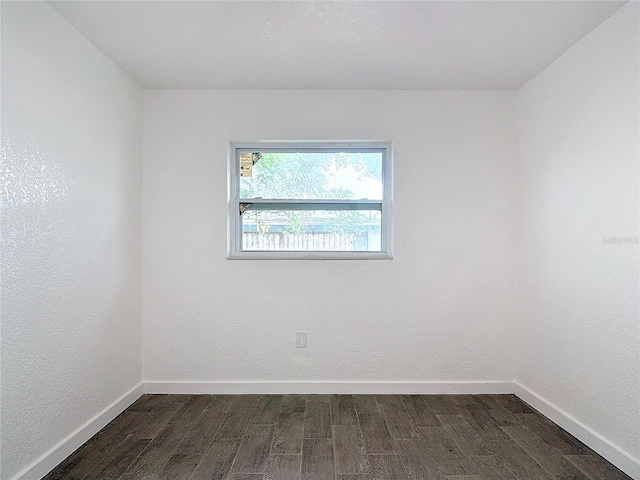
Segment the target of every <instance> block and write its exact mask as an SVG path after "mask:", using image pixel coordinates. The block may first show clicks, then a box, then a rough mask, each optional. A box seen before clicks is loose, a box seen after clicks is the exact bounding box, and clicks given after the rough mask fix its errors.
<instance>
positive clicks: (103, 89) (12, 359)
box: [0, 2, 142, 479]
mask: <svg viewBox="0 0 640 480" xmlns="http://www.w3.org/2000/svg"><path fill="white" fill-rule="evenodd" d="M2 67H3V68H2V143H3V147H2V148H3V150H2V162H3V165H2V168H1V169H0V175H1V187H0V188H1V190H0V192H1V193H0V195H1V196H2V283H1V285H2V303H1V308H2V411H1V412H2V464H1V465H2V471H1V473H0V477H1V478H3V479H9V478H12V477H13V476H14V475H15V474H17V472H19V471H20V470H22V469H24V468H25V467H27V466H28V465H29V464H31V463H32V462H34V461H35V460H36V459H37V458H38V457H40V456H41V455H43V454H44V453H45V452H46V451H47V450H49V449H50V448H52V447H53V446H54V445H56V443H58V442H60V441H61V440H63V439H64V438H65V437H67V436H68V435H70V434H71V433H72V432H74V431H75V430H76V429H77V428H78V427H80V426H81V425H83V424H84V423H85V422H87V421H88V420H90V419H91V418H92V417H93V416H94V415H96V414H98V413H99V412H101V411H102V410H104V409H105V408H106V407H107V406H108V405H110V404H112V403H113V402H114V401H115V400H116V399H118V398H119V397H121V396H122V395H123V394H125V393H126V392H127V391H129V390H130V389H132V388H133V387H135V386H136V385H138V384H139V383H140V380H141V326H140V308H141V307H140V301H141V300H140V262H141V257H140V237H141V193H140V190H141V184H142V179H141V173H142V172H141V157H142V146H141V137H142V133H141V119H142V116H141V114H142V93H141V89H140V88H139V87H138V86H137V85H136V84H135V83H134V82H133V81H132V80H130V79H129V78H128V77H127V76H126V75H125V74H124V73H122V71H121V70H120V69H119V68H117V67H116V66H115V65H114V64H113V63H112V62H111V61H109V60H108V59H107V58H106V57H104V56H103V55H102V54H101V53H100V52H98V50H96V49H95V47H93V45H91V44H90V43H89V42H88V41H87V40H86V39H85V38H84V37H82V36H81V35H80V34H79V33H78V32H77V31H76V30H75V29H74V28H73V27H71V26H70V25H69V24H68V23H67V22H66V21H64V20H63V19H62V18H60V17H59V16H58V14H57V13H56V12H55V11H54V10H53V9H52V8H51V7H50V6H49V5H47V4H45V3H41V2H16V3H11V2H2Z"/></svg>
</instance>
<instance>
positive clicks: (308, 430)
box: [304, 402, 331, 438]
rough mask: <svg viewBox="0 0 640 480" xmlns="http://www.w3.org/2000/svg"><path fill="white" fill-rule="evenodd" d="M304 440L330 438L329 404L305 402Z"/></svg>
mask: <svg viewBox="0 0 640 480" xmlns="http://www.w3.org/2000/svg"><path fill="white" fill-rule="evenodd" d="M304 438H331V408H330V406H329V402H307V405H306V407H305V411H304Z"/></svg>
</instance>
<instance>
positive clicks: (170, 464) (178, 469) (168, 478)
mask: <svg viewBox="0 0 640 480" xmlns="http://www.w3.org/2000/svg"><path fill="white" fill-rule="evenodd" d="M201 458H202V457H201V455H197V454H193V453H174V454H173V455H171V456H170V457H169V460H167V463H165V464H164V468H163V469H162V471H161V472H160V475H159V476H160V480H176V479H177V478H189V477H191V474H192V473H193V472H194V471H195V469H196V467H197V466H198V463H200V460H201Z"/></svg>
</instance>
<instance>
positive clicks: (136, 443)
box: [84, 439, 149, 480]
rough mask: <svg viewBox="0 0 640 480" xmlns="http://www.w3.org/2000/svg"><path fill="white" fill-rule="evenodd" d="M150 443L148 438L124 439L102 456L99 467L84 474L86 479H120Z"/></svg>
mask: <svg viewBox="0 0 640 480" xmlns="http://www.w3.org/2000/svg"><path fill="white" fill-rule="evenodd" d="M147 445H149V440H148V439H143V440H133V441H127V440H125V441H123V442H122V443H121V444H120V445H118V447H117V448H116V449H115V450H113V452H111V454H109V455H107V456H105V457H103V458H101V462H100V463H99V464H98V465H97V467H96V468H95V469H94V470H92V471H91V472H89V473H88V474H87V475H85V476H84V480H89V479H93V478H99V479H100V480H118V479H119V478H120V476H121V475H122V474H123V473H125V472H126V470H127V467H128V466H129V465H131V463H132V462H133V461H134V460H135V459H136V458H137V457H138V455H140V453H141V452H142V451H143V450H144V449H145V448H146V447H147Z"/></svg>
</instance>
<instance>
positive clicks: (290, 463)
mask: <svg viewBox="0 0 640 480" xmlns="http://www.w3.org/2000/svg"><path fill="white" fill-rule="evenodd" d="M301 461H302V455H270V456H269V461H268V463H267V472H266V473H265V475H264V480H300V465H301Z"/></svg>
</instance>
